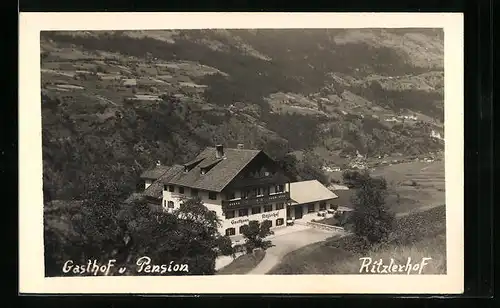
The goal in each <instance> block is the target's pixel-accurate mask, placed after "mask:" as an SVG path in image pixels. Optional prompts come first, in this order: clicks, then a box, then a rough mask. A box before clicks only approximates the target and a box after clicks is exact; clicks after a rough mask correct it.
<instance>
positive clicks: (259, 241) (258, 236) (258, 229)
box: [241, 220, 274, 253]
mask: <svg viewBox="0 0 500 308" xmlns="http://www.w3.org/2000/svg"><path fill="white" fill-rule="evenodd" d="M270 228H271V221H270V220H264V221H263V222H261V223H259V222H258V221H257V220H252V221H250V222H249V223H248V225H244V226H243V227H242V228H241V233H242V234H243V236H244V237H245V248H246V250H247V253H251V252H252V251H253V250H254V249H255V248H262V249H266V248H268V247H270V246H271V241H268V240H267V241H266V240H264V238H265V237H267V236H269V235H272V234H274V233H273V231H271V230H270Z"/></svg>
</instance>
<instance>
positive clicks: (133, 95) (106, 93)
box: [41, 29, 444, 200]
mask: <svg viewBox="0 0 500 308" xmlns="http://www.w3.org/2000/svg"><path fill="white" fill-rule="evenodd" d="M41 44H42V45H41V47H42V48H41V53H42V54H41V58H42V60H41V69H42V72H41V73H42V117H43V160H44V192H45V197H46V199H48V200H50V199H78V198H79V196H80V195H81V193H82V191H83V190H84V187H85V185H84V184H85V182H86V180H87V179H86V178H87V174H89V173H90V172H102V173H104V174H106V176H107V177H108V178H109V179H110V180H111V181H119V182H120V183H123V189H124V190H125V191H132V190H133V189H134V186H135V184H136V182H137V175H138V174H139V173H140V172H141V171H143V170H144V169H145V168H148V167H149V166H150V165H151V164H153V163H154V162H156V161H157V160H160V161H161V162H162V163H164V164H171V163H179V162H182V161H185V160H187V159H190V158H192V157H193V156H195V155H196V154H197V153H198V152H199V151H200V150H201V149H202V148H203V147H205V146H209V145H214V144H215V143H222V144H225V145H226V146H235V145H236V144H237V143H243V144H245V146H246V147H248V148H263V149H265V150H266V151H267V152H269V154H271V155H272V156H275V157H279V158H281V157H283V156H284V155H285V154H286V153H288V152H292V151H293V152H294V153H301V154H305V155H300V157H305V159H304V160H305V161H303V162H302V163H301V164H302V165H301V167H300V168H301V170H300V172H299V175H301V176H302V178H307V177H314V176H316V175H317V174H316V173H315V171H314V170H317V169H318V168H321V166H323V165H341V164H342V161H343V160H345V158H346V157H352V156H354V155H356V152H359V153H360V154H362V155H366V156H367V157H382V156H383V155H384V154H394V153H400V154H401V155H403V156H407V157H409V156H415V155H420V154H427V153H429V152H438V151H441V150H442V149H443V141H442V137H443V117H444V113H443V108H444V102H443V96H444V90H443V87H444V73H443V33H442V31H440V30H434V29H390V30H387V29H349V30H321V29H314V30H303V31H302V30H301V31H299V30H183V31H101V32H44V33H42V34H41ZM436 136H438V137H436Z"/></svg>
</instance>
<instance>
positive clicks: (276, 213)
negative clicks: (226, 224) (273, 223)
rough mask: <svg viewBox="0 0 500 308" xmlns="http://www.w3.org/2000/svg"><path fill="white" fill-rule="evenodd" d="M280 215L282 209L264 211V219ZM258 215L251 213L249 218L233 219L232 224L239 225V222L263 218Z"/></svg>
mask: <svg viewBox="0 0 500 308" xmlns="http://www.w3.org/2000/svg"><path fill="white" fill-rule="evenodd" d="M279 215H280V211H277V212H274V213H263V214H262V216H261V217H262V220H266V219H270V218H277V217H279ZM258 217H259V216H258V215H251V216H250V217H247V218H236V219H233V220H231V221H230V222H231V225H239V224H244V223H248V222H249V221H250V220H261V219H259V218H258Z"/></svg>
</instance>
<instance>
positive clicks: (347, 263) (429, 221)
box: [271, 205, 447, 275]
mask: <svg viewBox="0 0 500 308" xmlns="http://www.w3.org/2000/svg"><path fill="white" fill-rule="evenodd" d="M363 257H370V258H372V259H373V260H380V259H382V260H383V261H384V264H388V263H389V261H390V260H391V259H394V262H395V263H397V264H406V262H407V260H408V258H411V260H413V261H412V262H414V263H417V262H419V261H420V260H422V258H428V257H432V260H431V261H430V262H429V265H428V266H427V267H426V268H424V270H423V272H422V273H423V274H446V271H447V270H446V208H445V205H441V206H437V207H434V208H432V209H429V210H426V211H422V212H419V213H412V214H409V215H405V216H402V217H399V218H398V219H397V220H396V223H395V228H394V230H393V232H392V233H391V235H390V237H389V239H388V241H387V242H386V243H382V244H380V245H378V246H376V247H372V248H370V249H364V248H363V247H362V246H361V245H359V241H358V240H356V237H354V236H346V237H343V238H338V237H332V238H330V239H328V240H326V241H323V242H320V243H315V244H311V245H309V246H306V247H303V248H300V249H298V250H296V251H293V252H291V253H290V254H288V255H287V256H285V258H284V259H283V261H282V262H281V263H280V264H278V265H277V266H276V267H275V268H273V269H272V270H271V274H282V275H291V274H293V275H298V274H308V275H313V274H322V275H325V274H343V275H345V274H360V265H361V262H360V258H363ZM362 274H366V273H365V272H362ZM396 274H400V273H396ZM412 274H413V273H412Z"/></svg>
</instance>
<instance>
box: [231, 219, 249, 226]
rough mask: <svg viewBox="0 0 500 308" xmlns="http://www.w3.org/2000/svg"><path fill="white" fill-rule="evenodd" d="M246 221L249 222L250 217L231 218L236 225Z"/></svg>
mask: <svg viewBox="0 0 500 308" xmlns="http://www.w3.org/2000/svg"><path fill="white" fill-rule="evenodd" d="M245 222H249V219H248V218H247V219H235V220H231V224H232V225H236V224H242V223H245Z"/></svg>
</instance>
